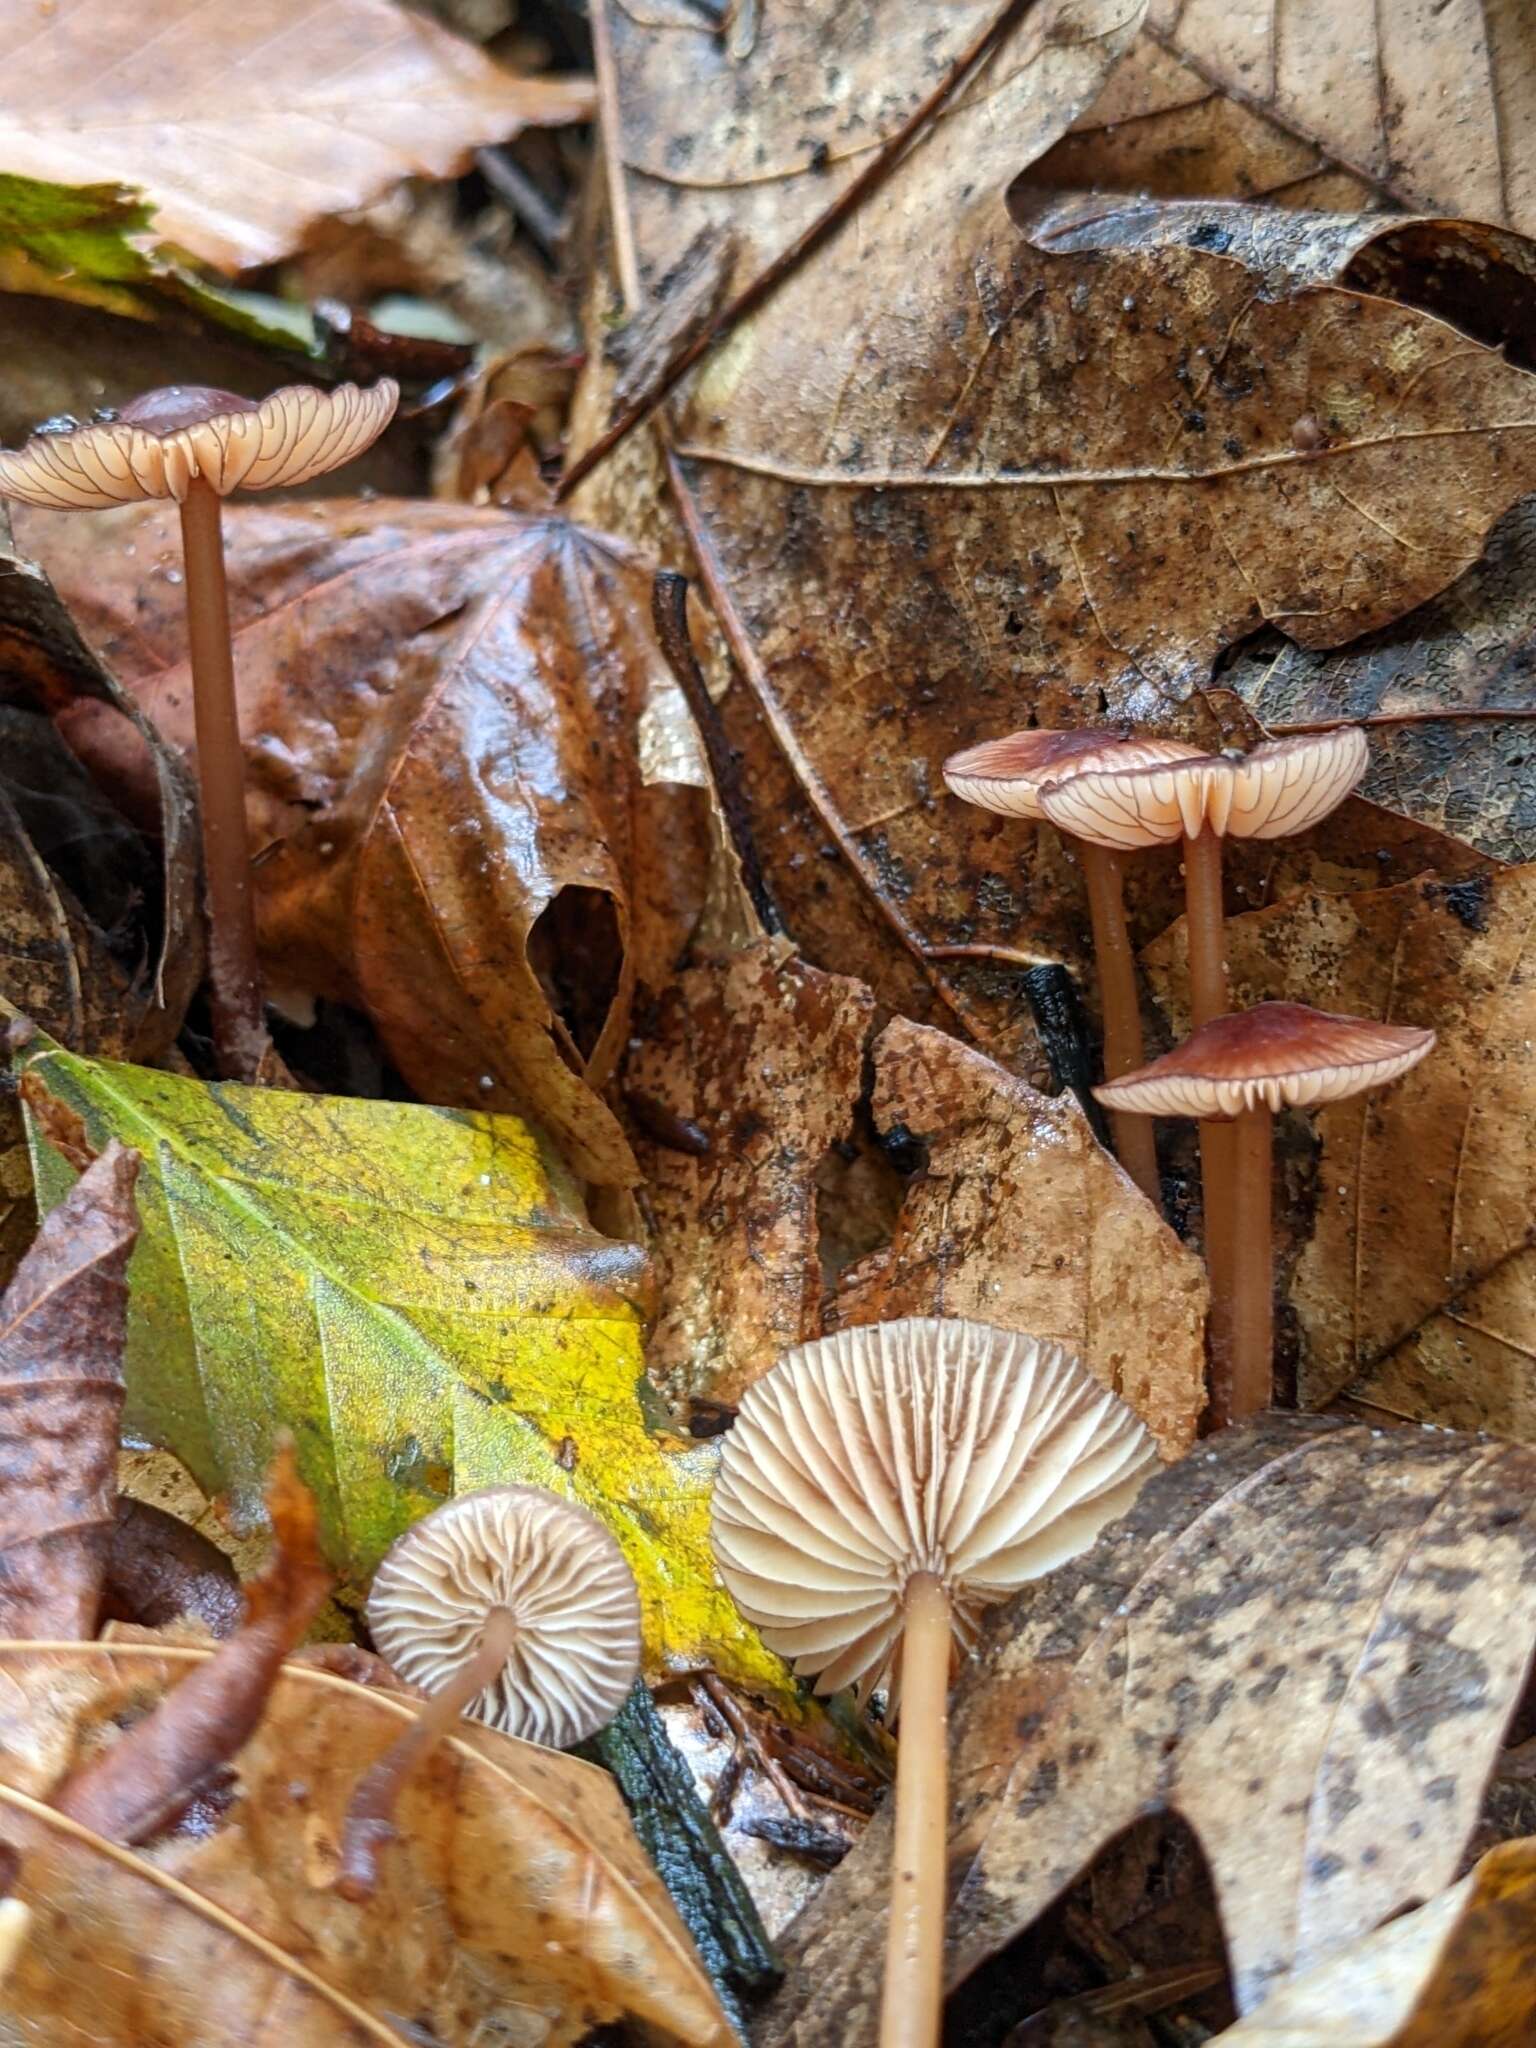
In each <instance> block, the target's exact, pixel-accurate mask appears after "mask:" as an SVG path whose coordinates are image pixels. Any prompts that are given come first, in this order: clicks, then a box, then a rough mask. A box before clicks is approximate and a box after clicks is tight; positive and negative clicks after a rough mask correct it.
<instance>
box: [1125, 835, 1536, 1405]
mask: <svg viewBox="0 0 1536 2048" xmlns="http://www.w3.org/2000/svg"><path fill="white" fill-rule="evenodd" d="M1533 919H1536V868H1530V867H1521V868H1512V869H1507V870H1503V871H1501V872H1495V873H1493V874H1479V875H1473V876H1469V877H1467V878H1466V879H1464V880H1462V881H1459V882H1450V883H1446V882H1441V881H1438V880H1432V879H1429V878H1425V879H1423V880H1421V881H1419V882H1410V883H1404V884H1401V885H1400V886H1398V887H1397V888H1394V889H1381V890H1374V891H1366V892H1362V893H1361V894H1358V895H1353V896H1330V895H1326V894H1324V893H1322V892H1321V891H1319V890H1304V891H1302V892H1300V893H1299V894H1295V895H1292V896H1289V897H1286V898H1284V899H1283V900H1282V901H1280V902H1278V903H1275V904H1274V905H1272V906H1271V907H1270V908H1269V909H1267V910H1259V911H1252V912H1250V913H1249V914H1248V915H1246V916H1243V917H1237V918H1232V919H1230V920H1229V922H1228V925H1227V938H1226V951H1227V960H1228V964H1229V967H1230V970H1231V976H1232V992H1233V1001H1234V1003H1235V1004H1237V1005H1239V1006H1246V1005H1248V1004H1250V1003H1257V1002H1263V1001H1266V1000H1271V999H1273V1000H1280V1001H1292V1002H1308V1003H1313V1004H1315V1005H1317V1006H1318V1007H1319V1008H1322V1009H1328V1010H1338V1011H1344V1012H1346V1013H1347V1014H1350V1015H1354V1016H1362V1017H1375V1018H1379V1019H1382V1020H1383V1021H1387V1022H1391V1023H1395V1024H1413V1025H1422V1026H1428V1027H1429V1028H1430V1029H1432V1030H1434V1031H1435V1032H1436V1033H1437V1034H1438V1043H1437V1045H1436V1048H1435V1052H1434V1055H1433V1057H1432V1058H1430V1059H1428V1060H1426V1061H1425V1062H1424V1063H1423V1065H1422V1066H1420V1067H1418V1068H1416V1069H1415V1070H1414V1072H1413V1073H1412V1074H1409V1075H1407V1076H1405V1077H1404V1079H1403V1080H1402V1081H1400V1082H1398V1083H1397V1084H1396V1085H1395V1086H1393V1087H1392V1088H1390V1089H1388V1090H1386V1091H1385V1092H1383V1093H1382V1094H1379V1095H1372V1096H1358V1097H1356V1098H1354V1099H1353V1100H1351V1101H1349V1102H1340V1103H1335V1104H1331V1105H1329V1106H1328V1107H1327V1108H1325V1109H1322V1110H1319V1111H1318V1112H1317V1113H1316V1116H1315V1119H1312V1120H1310V1121H1311V1127H1312V1128H1313V1129H1314V1130H1315V1131H1316V1134H1317V1151H1316V1155H1315V1158H1314V1159H1312V1160H1309V1161H1307V1162H1305V1165H1304V1168H1303V1171H1304V1175H1305V1178H1304V1181H1303V1184H1302V1200H1301V1203H1300V1207H1299V1213H1298V1218H1297V1220H1296V1222H1295V1224H1294V1229H1295V1232H1296V1234H1297V1237H1298V1240H1299V1241H1298V1242H1296V1243H1295V1244H1294V1246H1293V1248H1292V1256H1293V1264H1292V1270H1291V1272H1290V1275H1289V1283H1288V1290H1287V1291H1288V1294H1289V1300H1290V1306H1291V1308H1292V1310H1293V1312H1294V1316H1295V1325H1296V1331H1297V1338H1296V1341H1297V1344H1298V1346H1299V1355H1298V1360H1297V1376H1298V1384H1299V1388H1300V1392H1301V1396H1302V1399H1303V1401H1305V1402H1306V1403H1308V1404H1321V1403H1322V1402H1324V1401H1327V1400H1329V1399H1331V1398H1332V1396H1333V1395H1334V1394H1336V1393H1338V1392H1339V1391H1340V1390H1341V1389H1342V1388H1344V1387H1346V1386H1348V1387H1349V1388H1350V1389H1351V1390H1352V1391H1353V1392H1355V1393H1357V1394H1360V1395H1362V1396H1363V1397H1364V1398H1365V1399H1367V1400H1369V1401H1372V1402H1374V1403H1376V1404H1377V1405H1379V1406H1381V1407H1383V1408H1387V1409H1390V1410H1393V1411H1395V1412H1396V1413H1398V1414H1402V1415H1408V1416H1413V1417H1416V1418H1418V1419H1420V1420H1426V1421H1433V1422H1442V1423H1448V1424H1450V1425H1452V1426H1453V1427H1457V1428H1470V1429H1491V1430H1494V1431H1496V1432H1498V1433H1499V1434H1501V1435H1505V1436H1514V1437H1519V1438H1523V1439H1526V1440H1528V1441H1536V1405H1533V1402H1532V1396H1531V1388H1530V1373H1529V1366H1530V1356H1531V1352H1532V1348H1533V1346H1536V1243H1533V1234H1532V1215H1533V1213H1536V1138H1533V1135H1532V1134H1533V1132H1536V1075H1533V1070H1532V1064H1531V1057H1530V1046H1531V1043H1532V1041H1533V1039H1536V964H1533V960H1532V953H1531V933H1532V927H1533ZM1144 957H1145V959H1146V963H1147V967H1148V971H1149V976H1150V979H1151V981H1152V985H1153V988H1154V990H1155V991H1156V992H1157V993H1158V994H1159V996H1160V997H1161V998H1162V999H1163V1000H1164V1001H1165V1003H1167V1005H1168V1007H1169V1009H1170V1012H1171V1015H1172V1017H1173V1020H1174V1023H1175V1026H1176V1027H1181V1026H1182V1022H1183V1019H1184V1015H1185V1012H1184V1010H1183V1007H1182V1004H1183V972H1184V970H1183V930H1182V927H1176V928H1174V929H1173V930H1171V931H1170V932H1169V933H1168V934H1167V935H1166V936H1165V937H1164V938H1163V939H1161V940H1159V941H1158V942H1157V943H1156V944H1155V945H1154V946H1152V947H1150V948H1149V949H1148V951H1147V953H1146V955H1145V956H1144Z"/></svg>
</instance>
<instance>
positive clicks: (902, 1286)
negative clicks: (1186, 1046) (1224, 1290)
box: [626, 944, 1205, 1453]
mask: <svg viewBox="0 0 1536 2048" xmlns="http://www.w3.org/2000/svg"><path fill="white" fill-rule="evenodd" d="M876 1022H877V1016H876V1010H875V1005H874V1003H873V1001H872V999H871V997H870V993H869V991H868V989H866V988H864V987H863V986H862V985H861V984H860V983H858V982H855V981H851V980H849V979H847V978H845V977H843V976H840V975H829V974H822V973H821V972H820V971H819V970H817V969H815V968H811V967H807V966H806V965H805V964H804V962H803V961H800V960H798V959H796V958H795V957H793V956H792V955H789V954H787V953H786V952H785V951H784V949H783V946H782V944H780V945H777V946H776V945H773V944H765V945H761V946H759V947H757V948H755V949H750V950H748V951H745V952H742V953H738V954H737V955H735V956H734V958H732V959H731V960H729V961H728V962H726V963H725V964H724V965H721V966H707V967H698V968H694V969H692V970H690V971H689V972H688V973H687V974H685V975H683V976H682V977H681V978H680V980H679V981H678V983H677V984H676V986H675V989H674V990H673V991H672V992H671V994H670V995H669V997H668V998H667V1000H666V1001H665V1003H664V1004H663V1005H662V1007H661V1011H660V1015H659V1020H658V1024H657V1029H656V1032H655V1035H654V1036H652V1037H649V1038H647V1039H645V1040H643V1041H642V1042H641V1044H640V1045H639V1047H638V1048H637V1050H636V1052H635V1053H634V1054H633V1055H632V1057H631V1059H630V1062H629V1065H628V1067H627V1069H626V1080H627V1081H628V1082H629V1084H630V1093H631V1097H632V1098H633V1097H634V1096H635V1095H637V1094H639V1093H640V1091H643V1096H642V1098H641V1099H643V1101H644V1102H645V1103H646V1104H647V1105H649V1109H650V1114H649V1116H648V1119H647V1126H646V1127H643V1128H641V1129H640V1130H639V1132H638V1133H637V1136H636V1140H635V1142H636V1147H637V1150H638V1152H639V1155H640V1158H641V1160H642V1163H643V1164H644V1167H645V1170H646V1176H647V1203H648V1207H649V1212H650V1216H651V1220H652V1224H653V1227H654V1234H655V1253H656V1260H657V1267H658V1275H659V1281H660V1297H661V1308H660V1313H659V1316H658V1319H657V1323H656V1327H655V1332H654V1335H653V1338H652V1341H651V1344H650V1346H649V1347H648V1353H647V1355H648V1358H649V1361H650V1367H651V1370H652V1372H653V1373H654V1374H655V1376H656V1378H657V1380H658V1382H659V1384H660V1385H661V1386H662V1387H663V1388H664V1389H665V1390H666V1392H667V1393H668V1394H669V1395H671V1396H672V1397H673V1398H674V1399H675V1400H677V1401H678V1402H679V1403H681V1402H683V1401H686V1400H689V1399H692V1400H693V1401H695V1402H698V1403H702V1404H704V1405H705V1407H706V1409H707V1408H708V1407H709V1406H710V1405H712V1404H717V1403H726V1404H730V1403H733V1402H735V1401H736V1400H738V1399H739V1398H740V1396H741V1394H742V1392H743V1391H744V1390H745V1389H746V1388H747V1387H748V1386H749V1385H750V1384H751V1383H752V1381H753V1380H755V1379H756V1378H758V1376H759V1375H760V1374H761V1373H763V1372H765V1371H766V1370H767V1369H768V1367H769V1366H770V1365H772V1364H773V1362H774V1360H775V1359H776V1358H777V1357H778V1355H779V1353H780V1352H781V1351H783V1350H785V1349H786V1348H787V1347H788V1346H789V1345H791V1344H796V1343H801V1342H803V1341H805V1340H806V1339H808V1338H812V1337H817V1336H820V1335H821V1334H822V1332H823V1330H824V1329H826V1328H830V1327H834V1326H836V1325H838V1324H846V1323H866V1322H876V1321H881V1320H885V1319H888V1318H891V1317H895V1316H903V1315H958V1316H965V1315H970V1316H975V1317H977V1318H979V1319H981V1320H983V1321H986V1322H988V1323H992V1324H995V1325H997V1326H998V1327H1000V1328H1004V1329H1013V1330H1023V1331H1025V1332H1027V1333H1029V1334H1030V1335H1033V1336H1036V1337H1041V1338H1046V1339H1050V1340H1052V1341H1054V1342H1056V1343H1059V1344H1063V1345H1065V1346H1066V1348H1067V1349H1068V1350H1069V1351H1072V1352H1073V1353H1075V1354H1076V1355H1077V1356H1079V1357H1081V1358H1082V1359H1083V1361H1084V1363H1085V1364H1087V1365H1088V1367H1089V1368H1090V1369H1091V1370H1092V1371H1093V1372H1094V1373H1096V1374H1097V1376H1098V1377H1099V1378H1100V1379H1101V1380H1103V1381H1104V1383H1105V1384H1106V1385H1107V1386H1110V1387H1112V1388H1113V1389H1114V1390H1115V1392H1116V1393H1118V1394H1119V1395H1120V1396H1121V1398H1122V1399H1124V1400H1125V1401H1127V1402H1129V1403H1130V1405H1131V1406H1132V1407H1133V1408H1135V1409H1136V1411H1137V1413H1138V1414H1139V1415H1140V1416H1141V1417H1142V1419H1143V1420H1144V1421H1145V1422H1146V1423H1147V1425H1148V1427H1149V1428H1150V1429H1151V1430H1152V1431H1153V1433H1154V1435H1156V1437H1157V1439H1158V1441H1159V1443H1160V1444H1161V1445H1162V1447H1163V1449H1164V1451H1165V1452H1169V1453H1173V1452H1177V1451H1180V1450H1183V1449H1184V1448H1185V1447H1186V1446H1187V1445H1188V1444H1189V1443H1190V1441H1191V1439H1192V1437H1193V1435H1194V1427H1195V1421H1196V1418H1197V1416H1198V1414H1199V1411H1200V1407H1201V1404H1202V1401H1203V1398H1204V1396H1203V1382H1204V1316H1205V1287H1204V1280H1203V1275H1202V1270H1201V1266H1200V1262H1199V1260H1198V1259H1196V1258H1195V1256H1194V1255H1193V1254H1192V1253H1191V1252H1188V1251H1186V1250H1185V1249H1184V1247H1183V1246H1181V1245H1180V1244H1179V1242H1178V1240H1177V1239H1176V1238H1175V1237H1174V1235H1173V1233H1172V1232H1171V1231H1170V1230H1169V1229H1168V1228H1167V1226H1166V1225H1165V1224H1164V1223H1163V1222H1162V1220H1161V1219H1160V1218H1159V1217H1158V1216H1157V1215H1156V1213H1155V1212H1154V1210H1153V1209H1152V1208H1151V1206H1150V1205H1149V1204H1148V1203H1147V1202H1146V1201H1145V1200H1143V1198H1142V1197H1141V1195H1140V1194H1138V1193H1137V1191H1136V1189H1135V1188H1134V1187H1133V1185H1132V1184H1131V1182H1130V1181H1129V1180H1128V1179H1127V1178H1126V1176H1125V1175H1124V1174H1123V1173H1121V1171H1120V1169H1119V1168H1118V1167H1117V1166H1116V1165H1115V1163H1114V1161H1113V1160H1112V1159H1111V1158H1110V1157H1109V1155H1108V1154H1107V1153H1105V1152H1104V1151H1103V1150H1101V1148H1100V1147H1099V1145H1098V1144H1097V1143H1096V1141H1095V1140H1094V1138H1093V1136H1092V1134H1091V1133H1090V1131H1089V1129H1088V1125H1087V1122H1086V1121H1085V1119H1084V1117H1083V1115H1082V1113H1081V1111H1080V1110H1079V1109H1078V1108H1077V1105H1076V1104H1075V1103H1074V1102H1073V1101H1072V1100H1071V1099H1070V1098H1069V1097H1065V1096H1063V1097H1060V1098H1057V1099H1056V1100H1051V1099H1050V1098H1048V1097H1046V1096H1043V1095H1039V1094H1037V1093H1036V1092H1035V1090H1034V1089H1032V1088H1031V1087H1030V1086H1029V1085H1028V1083H1026V1082H1024V1081H1020V1080H1018V1079H1016V1078H1015V1077H1014V1076H1013V1075H1011V1074H1008V1073H1007V1072H1005V1071H1004V1069H1002V1068H1001V1067H999V1066H997V1065H996V1064H995V1063H994V1062H993V1061H992V1060H989V1059H988V1058H987V1057H986V1056H985V1055H984V1054H982V1053H978V1052H973V1051H971V1050H969V1049H968V1048H966V1047H964V1046H961V1045H959V1044H958V1043H957V1042H956V1041H955V1040H954V1039H953V1038H950V1037H949V1036H947V1035H946V1034H944V1033H942V1032H938V1031H933V1030H928V1029H925V1028H923V1027H922V1026H919V1025H912V1024H907V1023H904V1022H901V1021H898V1022H896V1023H893V1024H891V1025H890V1026H888V1027H887V1028H886V1030H885V1031H884V1032H882V1033H877V1030H876ZM866 1073H868V1074H872V1077H873V1097H872V1101H871V1105H870V1106H871V1108H872V1111H873V1116H874V1120H875V1124H876V1125H877V1126H878V1130H879V1132H880V1133H881V1134H882V1135H883V1141H884V1143H885V1145H886V1146H887V1147H890V1148H894V1150H895V1151H896V1152H897V1153H898V1154H901V1153H902V1152H903V1151H905V1153H906V1154H908V1155H910V1154H911V1153H912V1151H913V1149H914V1141H915V1142H916V1144H917V1145H919V1146H925V1147H926V1152H927V1156H926V1161H925V1164H924V1166H923V1167H922V1169H921V1170H920V1171H918V1172H917V1173H916V1174H915V1176H914V1177H912V1178H911V1179H910V1180H909V1181H906V1182H903V1181H902V1179H901V1177H900V1176H899V1174H898V1173H897V1172H896V1170H895V1169H894V1168H893V1167H892V1166H891V1165H890V1163H889V1161H888V1159H886V1158H882V1157H881V1144H880V1143H878V1142H877V1143H873V1144H872V1143H870V1142H869V1141H868V1137H867V1134H866V1136H865V1141H864V1142H863V1143H862V1144H860V1143H857V1142H854V1140H855V1134H856V1133H857V1132H858V1131H859V1130H860V1115H859V1104H860V1098H861V1095H862V1092H863V1089H864V1086H865V1076H866ZM658 1111H659V1112H661V1114H662V1116H664V1117H665V1118H669V1119H670V1120H671V1123H672V1126H673V1134H671V1135H669V1133H668V1132H667V1130H666V1129H665V1128H664V1126H663V1125H662V1124H661V1123H660V1122H659V1121H658V1119H657V1115H656V1112H658ZM678 1130H683V1131H690V1132H697V1133H698V1134H699V1135H700V1136H701V1137H702V1138H703V1139H704V1140H705V1141H706V1142H705V1147H704V1149H702V1150H700V1149H697V1148H696V1147H695V1146H694V1145H693V1144H691V1143H689V1144H684V1143H681V1142H679V1139H678V1138H677V1136H676V1135H675V1133H676V1131H678Z"/></svg>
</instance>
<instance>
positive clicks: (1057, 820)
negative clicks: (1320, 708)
mask: <svg viewBox="0 0 1536 2048" xmlns="http://www.w3.org/2000/svg"><path fill="white" fill-rule="evenodd" d="M1366 760H1367V748H1366V742H1365V734H1364V733H1363V732H1362V731H1361V729H1360V727H1359V726H1357V725H1344V726H1339V727H1338V728H1337V729H1336V730H1335V731H1333V732H1326V733H1315V734H1309V735H1307V736H1306V737H1304V738H1301V739H1293V740H1271V741H1268V742H1266V744H1265V745H1263V746H1261V747H1255V748H1254V750H1253V752H1252V753H1251V754H1238V755H1227V754H1201V755H1197V756H1195V757H1193V758H1191V759H1187V760H1183V761H1178V762H1171V763H1168V764H1166V765H1152V766H1149V767H1145V768H1107V767H1106V768H1086V769H1079V770H1078V771H1076V772H1075V773H1073V774H1072V775H1070V776H1069V777H1068V778H1067V779H1066V780H1064V781H1057V782H1048V783H1047V784H1046V785H1045V786H1044V788H1042V790H1041V792H1040V808H1041V810H1042V811H1043V812H1044V814H1045V816H1046V817H1047V818H1049V819H1050V821H1051V823H1052V824H1053V825H1058V826H1060V828H1061V830H1062V831H1063V832H1072V833H1075V834H1076V836H1077V837H1078V838H1079V839H1091V840H1092V841H1093V842H1094V844H1095V845H1097V846H1114V847H1121V848H1127V849H1128V848H1131V847H1138V846H1157V845H1160V844H1164V843H1166V842H1168V841H1170V840H1174V839H1183V838H1186V837H1187V838H1190V839H1193V838H1194V837H1195V836H1196V834H1197V833H1199V832H1200V831H1202V830H1206V831H1210V832H1214V833H1217V834H1224V835H1226V836H1228V837H1230V838H1233V839H1281V838H1284V837H1285V836H1286V835H1287V834H1288V833H1292V832H1305V831H1306V829H1307V827H1308V826H1309V825H1315V824H1316V823H1317V822H1318V820H1319V819H1321V818H1326V817H1327V815H1328V813H1329V812H1330V811H1332V810H1336V809H1337V808H1338V806H1339V805H1340V804H1341V803H1342V802H1343V801H1344V799H1345V797H1347V796H1348V795H1349V792H1350V791H1351V790H1352V789H1353V788H1354V786H1355V784H1356V783H1357V782H1358V781H1359V780H1360V778H1361V776H1362V775H1363V774H1364V773H1365V768H1366ZM1125 1106H1126V1105H1125V1104H1123V1103H1122V1105H1121V1107H1122V1108H1123V1107H1125Z"/></svg>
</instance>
